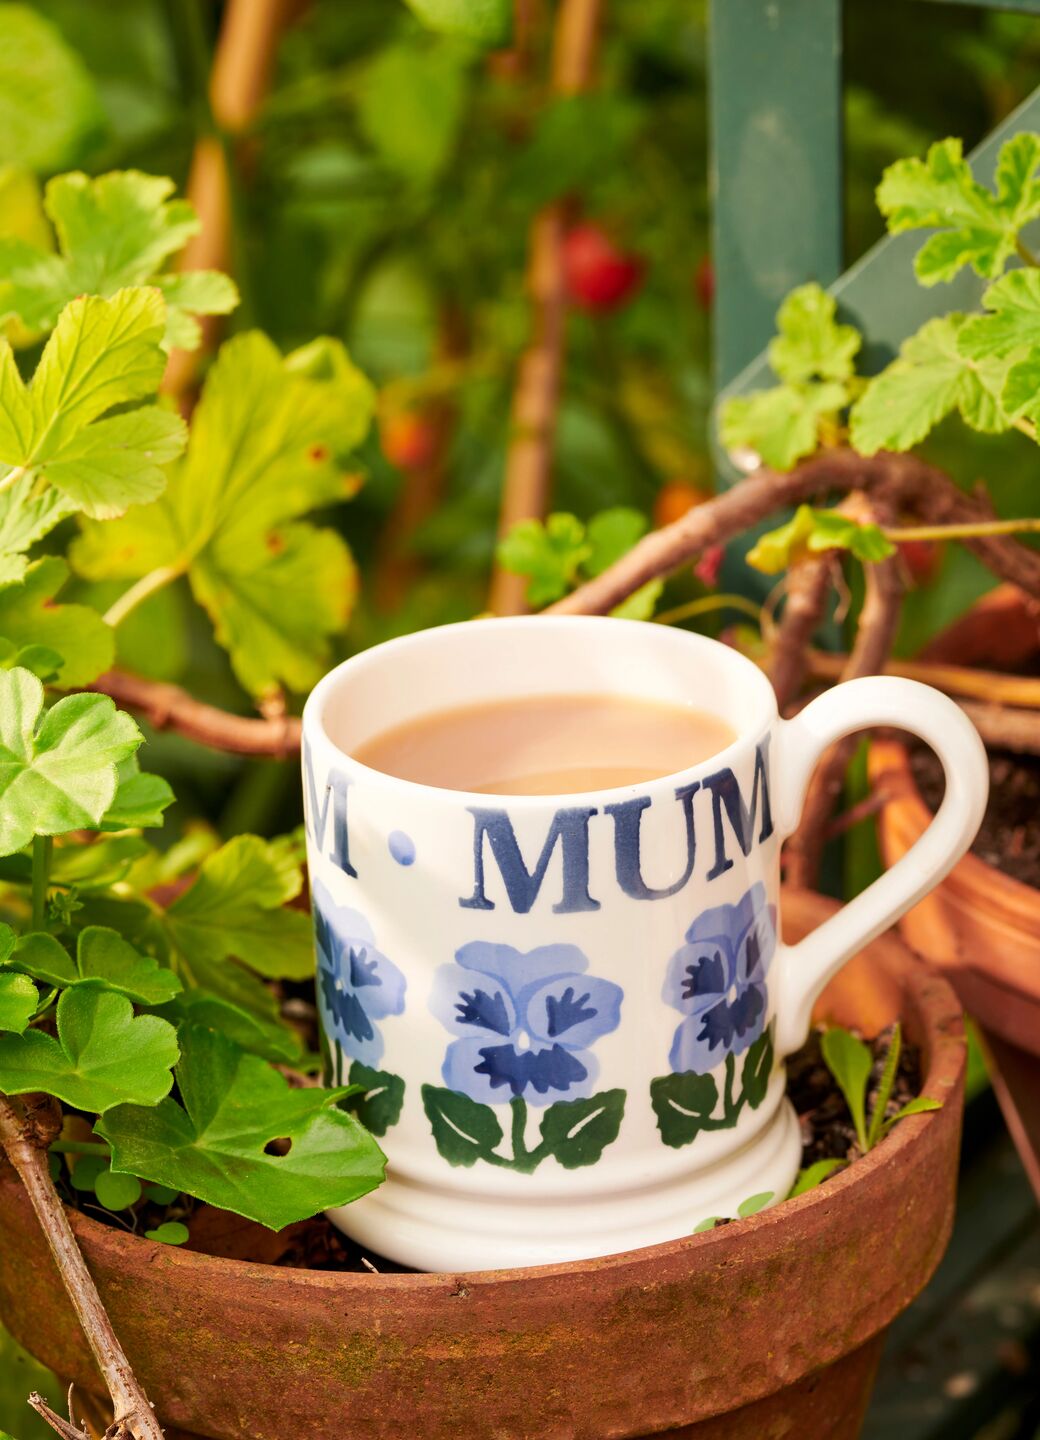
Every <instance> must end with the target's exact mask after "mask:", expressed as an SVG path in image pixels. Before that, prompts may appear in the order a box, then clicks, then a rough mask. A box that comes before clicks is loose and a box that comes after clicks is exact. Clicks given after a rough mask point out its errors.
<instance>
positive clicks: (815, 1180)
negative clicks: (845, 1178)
mask: <svg viewBox="0 0 1040 1440" xmlns="http://www.w3.org/2000/svg"><path fill="white" fill-rule="evenodd" d="M848 1163H849V1162H848V1161H847V1160H837V1159H834V1158H833V1157H832V1158H828V1159H826V1160H816V1161H814V1162H813V1164H812V1165H806V1166H805V1167H804V1168H803V1169H801V1170H799V1172H798V1174H797V1176H796V1177H795V1182H794V1184H793V1185H792V1186H791V1193H790V1194H789V1195H788V1197H787V1198H788V1200H793V1199H794V1198H795V1196H796V1195H804V1194H805V1193H806V1192H807V1191H809V1190H815V1189H816V1187H817V1186H818V1185H822V1184H823V1182H824V1181H825V1180H829V1179H830V1177H831V1176H832V1175H833V1174H834V1173H835V1172H836V1171H838V1170H844V1168H845V1166H846V1165H847V1164H848Z"/></svg>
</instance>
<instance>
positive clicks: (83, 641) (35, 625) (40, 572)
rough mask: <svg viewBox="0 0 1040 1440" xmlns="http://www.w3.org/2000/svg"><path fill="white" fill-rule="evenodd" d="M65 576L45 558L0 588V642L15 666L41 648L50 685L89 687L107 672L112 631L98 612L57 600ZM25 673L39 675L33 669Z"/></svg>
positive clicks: (54, 558) (55, 560)
mask: <svg viewBox="0 0 1040 1440" xmlns="http://www.w3.org/2000/svg"><path fill="white" fill-rule="evenodd" d="M2 500H3V497H2V496H0V502H2ZM0 543H2V541H0ZM68 575H69V567H68V566H67V565H66V563H65V561H64V560H63V559H62V558H61V556H60V555H45V556H43V558H42V559H40V560H36V561H34V562H33V563H32V564H31V565H29V566H28V567H27V568H26V570H25V573H24V575H23V577H22V579H21V580H20V581H19V582H17V583H12V584H9V585H0V637H2V639H3V640H5V641H6V642H7V643H8V645H10V647H11V649H12V652H13V658H14V659H15V661H16V662H17V661H18V659H19V656H20V654H21V652H29V654H28V655H27V656H26V658H27V659H28V660H30V661H31V660H32V657H33V655H38V654H39V652H40V650H41V649H42V650H46V651H48V652H50V656H49V658H50V667H49V668H48V670H47V678H48V680H49V681H51V682H52V683H54V684H56V685H61V686H64V687H68V688H70V689H71V688H73V687H75V686H79V685H89V684H90V682H91V681H92V680H96V679H97V677H98V676H99V675H100V674H101V672H102V671H103V670H107V669H108V668H109V666H110V665H111V664H112V660H113V654H114V644H113V637H112V630H111V627H110V626H108V625H106V624H105V622H104V620H102V618H101V616H100V615H99V614H98V613H97V611H96V610H94V609H92V608H91V607H90V606H89V605H68V604H63V603H59V602H58V601H57V600H56V598H55V597H56V596H57V595H58V593H59V592H60V591H61V589H62V587H63V586H64V584H65V582H66V580H67V579H68ZM21 663H23V664H25V661H24V660H23V661H21ZM26 668H27V669H32V670H33V671H34V673H36V674H39V673H40V670H39V668H38V667H37V665H36V664H32V663H30V664H28V665H26Z"/></svg>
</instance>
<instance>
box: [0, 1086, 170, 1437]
mask: <svg viewBox="0 0 1040 1440" xmlns="http://www.w3.org/2000/svg"><path fill="white" fill-rule="evenodd" d="M33 1139H34V1137H33V1134H32V1129H31V1126H30V1124H27V1121H26V1116H25V1114H24V1111H20V1110H19V1109H16V1108H15V1106H14V1104H13V1103H12V1102H11V1101H10V1100H8V1099H7V1098H6V1097H5V1096H2V1095H0V1144H2V1145H3V1148H4V1151H5V1152H6V1155H7V1158H8V1160H10V1162H11V1164H12V1165H13V1166H14V1168H15V1170H16V1171H17V1172H18V1176H19V1178H20V1180H21V1182H22V1184H23V1185H24V1186H25V1189H26V1193H27V1194H28V1196H29V1199H30V1201H31V1202H32V1207H33V1210H34V1211H35V1212H36V1218H37V1220H38V1221H39V1223H40V1228H41V1230H42V1231H43V1234H44V1238H45V1239H46V1241H47V1244H48V1246H49V1247H50V1251H51V1254H52V1255H53V1256H54V1260H55V1264H56V1265H57V1267H58V1273H59V1275H60V1276H61V1280H62V1284H63V1285H64V1286H65V1289H66V1291H67V1292H68V1296H69V1299H70V1300H71V1301H72V1307H73V1309H74V1310H75V1312H76V1317H77V1319H78V1320H79V1323H80V1325H81V1326H82V1327H83V1333H84V1335H85V1336H86V1338H87V1343H88V1344H89V1346H90V1349H91V1353H92V1354H93V1356H94V1359H95V1360H96V1362H97V1366H98V1369H99V1370H100V1372H101V1376H102V1378H103V1380H104V1382H105V1385H106V1387H107V1389H108V1393H109V1395H110V1396H111V1397H112V1405H113V1409H114V1412H115V1417H116V1418H115V1421H114V1422H113V1424H112V1426H111V1427H110V1429H109V1431H108V1437H107V1440H124V1437H125V1440H163V1432H162V1427H161V1426H160V1424H159V1421H158V1419H157V1418H156V1415H155V1412H154V1410H153V1409H152V1406H151V1403H150V1402H149V1400H148V1397H147V1396H146V1395H145V1393H144V1391H143V1390H142V1389H141V1386H140V1384H139V1383H138V1381H137V1377H136V1376H135V1375H134V1372H133V1370H132V1369H131V1367H130V1362H129V1360H128V1359H127V1358H126V1355H125V1354H124V1352H123V1347H122V1346H121V1345H120V1343H119V1340H118V1338H117V1337H116V1333H115V1331H114V1330H113V1328H112V1322H111V1320H109V1318H108V1312H107V1311H106V1310H105V1307H104V1305H103V1304H102V1303H101V1297H100V1295H99V1294H98V1292H97V1286H96V1285H95V1284H94V1281H93V1279H92V1277H91V1274H90V1271H89V1270H88V1269H87V1264H86V1261H85V1260H84V1259H83V1255H82V1252H81V1251H80V1248H79V1246H78V1245H77V1243H76V1237H75V1236H74V1235H73V1233H72V1227H71V1226H70V1224H69V1221H68V1216H67V1215H66V1214H65V1207H64V1206H63V1205H62V1203H61V1199H60V1197H59V1195H58V1192H57V1190H55V1188H54V1181H53V1180H52V1179H51V1175H50V1171H49V1169H48V1167H47V1152H46V1150H45V1149H43V1148H41V1147H40V1146H39V1145H37V1144H34V1143H33ZM44 1403H45V1402H44ZM37 1408H39V1407H37ZM47 1409H49V1407H47ZM40 1413H41V1414H42V1415H44V1418H45V1419H46V1420H47V1423H48V1424H49V1425H51V1426H52V1428H53V1429H55V1430H57V1431H58V1433H59V1434H63V1435H64V1436H65V1437H66V1440H86V1437H85V1434H84V1432H83V1431H80V1430H77V1429H76V1428H75V1427H74V1426H72V1425H68V1426H66V1425H65V1422H64V1421H63V1420H61V1417H60V1416H57V1415H55V1414H54V1412H53V1411H50V1413H49V1414H44V1411H43V1410H40ZM52 1417H53V1418H52ZM55 1421H57V1422H58V1423H57V1424H55ZM63 1427H64V1428H63Z"/></svg>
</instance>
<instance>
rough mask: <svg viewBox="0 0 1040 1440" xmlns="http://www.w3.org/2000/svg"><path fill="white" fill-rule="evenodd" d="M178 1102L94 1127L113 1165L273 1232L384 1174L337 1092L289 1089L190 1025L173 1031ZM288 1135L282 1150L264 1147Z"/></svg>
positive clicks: (266, 1069) (127, 1110)
mask: <svg viewBox="0 0 1040 1440" xmlns="http://www.w3.org/2000/svg"><path fill="white" fill-rule="evenodd" d="M180 1042H181V1059H180V1062H179V1064H178V1066H177V1085H178V1089H179V1092H180V1097H181V1102H182V1104H178V1103H177V1102H176V1101H174V1100H169V1099H167V1100H163V1101H161V1103H160V1104H158V1105H157V1106H156V1107H155V1108H154V1109H146V1108H143V1107H141V1106H140V1105H124V1106H120V1107H119V1108H118V1109H115V1110H110V1111H109V1112H108V1113H107V1114H106V1115H105V1116H104V1117H103V1118H102V1119H101V1121H99V1123H98V1125H97V1126H96V1130H97V1133H98V1134H99V1135H101V1136H102V1137H103V1138H104V1139H106V1140H107V1141H108V1143H109V1145H110V1146H111V1147H112V1168H113V1170H116V1171H121V1172H126V1173H130V1174H134V1175H137V1176H140V1177H141V1178H142V1179H144V1180H151V1181H153V1182H155V1183H157V1184H160V1185H168V1186H170V1187H171V1188H172V1189H176V1190H180V1191H184V1192H185V1193H186V1194H188V1195H193V1196H195V1198H196V1199H199V1200H204V1201H206V1202H207V1203H208V1204H210V1205H218V1206H220V1207H221V1209H224V1210H231V1211H233V1212H234V1213H235V1214H237V1215H244V1216H246V1218H247V1219H250V1220H255V1221H257V1222H258V1223H259V1224H261V1225H267V1226H268V1227H269V1228H271V1229H272V1230H280V1229H281V1228H282V1227H283V1226H285V1225H290V1224H292V1223H293V1222H294V1221H296V1220H302V1219H305V1218H306V1217H308V1216H310V1215H314V1214H316V1213H318V1212H319V1211H321V1210H326V1209H328V1208H330V1207H331V1206H335V1205H346V1204H349V1203H350V1201H351V1200H356V1199H357V1198H358V1197H359V1196H361V1195H364V1194H367V1192H368V1191H369V1190H372V1189H374V1188H375V1186H377V1185H378V1184H379V1183H380V1181H381V1180H382V1178H383V1171H384V1166H385V1161H384V1158H383V1155H382V1152H381V1151H380V1149H379V1146H378V1145H377V1144H376V1142H375V1141H374V1140H373V1139H372V1137H371V1136H370V1135H369V1134H368V1133H367V1132H366V1131H365V1130H363V1129H362V1127H361V1126H360V1125H359V1124H358V1122H357V1120H356V1119H355V1118H354V1116H353V1115H350V1114H348V1113H347V1112H346V1111H344V1110H341V1109H338V1108H337V1106H336V1101H337V1100H338V1099H339V1098H340V1097H341V1096H342V1095H343V1093H344V1092H343V1091H342V1090H319V1089H301V1090H291V1089H290V1088H289V1085H288V1084H287V1082H286V1081H285V1080H284V1079H283V1078H282V1076H281V1075H279V1074H278V1073H277V1071H275V1070H273V1069H272V1068H271V1067H270V1065H268V1064H267V1063H266V1062H265V1061H263V1060H260V1059H258V1058H257V1057H256V1056H255V1055H247V1054H245V1052H244V1051H242V1050H240V1049H239V1047H238V1046H237V1045H235V1044H233V1043H232V1042H231V1041H230V1040H228V1039H227V1038H226V1037H225V1036H223V1035H220V1034H218V1033H217V1032H216V1031H213V1030H207V1029H204V1028H202V1027H201V1026H198V1025H185V1026H184V1027H183V1028H182V1030H181V1032H180ZM278 1140H282V1141H288V1142H289V1149H288V1152H287V1153H285V1154H277V1153H275V1154H272V1153H268V1150H267V1147H268V1146H269V1145H270V1144H271V1142H272V1141H278Z"/></svg>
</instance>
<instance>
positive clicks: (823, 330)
mask: <svg viewBox="0 0 1040 1440" xmlns="http://www.w3.org/2000/svg"><path fill="white" fill-rule="evenodd" d="M837 311H838V307H837V302H836V301H835V299H834V297H833V295H828V294H827V292H826V290H824V289H823V288H822V287H821V286H819V285H816V284H809V285H800V286H799V287H798V289H797V290H792V291H791V293H790V295H788V297H787V299H786V300H785V301H784V303H783V304H782V305H781V306H780V310H779V313H778V314H777V317H776V322H777V330H778V331H779V334H778V335H777V336H776V337H775V339H773V340H771V341H770V344H769V363H770V365H771V366H772V367H773V370H774V371H775V372H776V374H777V376H778V377H779V378H780V379H781V380H783V381H786V382H787V383H788V384H791V385H797V384H800V383H802V382H804V381H806V380H841V381H844V380H850V379H851V378H852V374H853V371H854V368H855V365H854V362H855V357H856V355H857V353H858V351H859V348H860V345H861V343H862V342H861V339H860V334H859V331H858V330H857V329H856V328H855V326H853V325H839V324H838V322H837V318H836V317H837Z"/></svg>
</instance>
